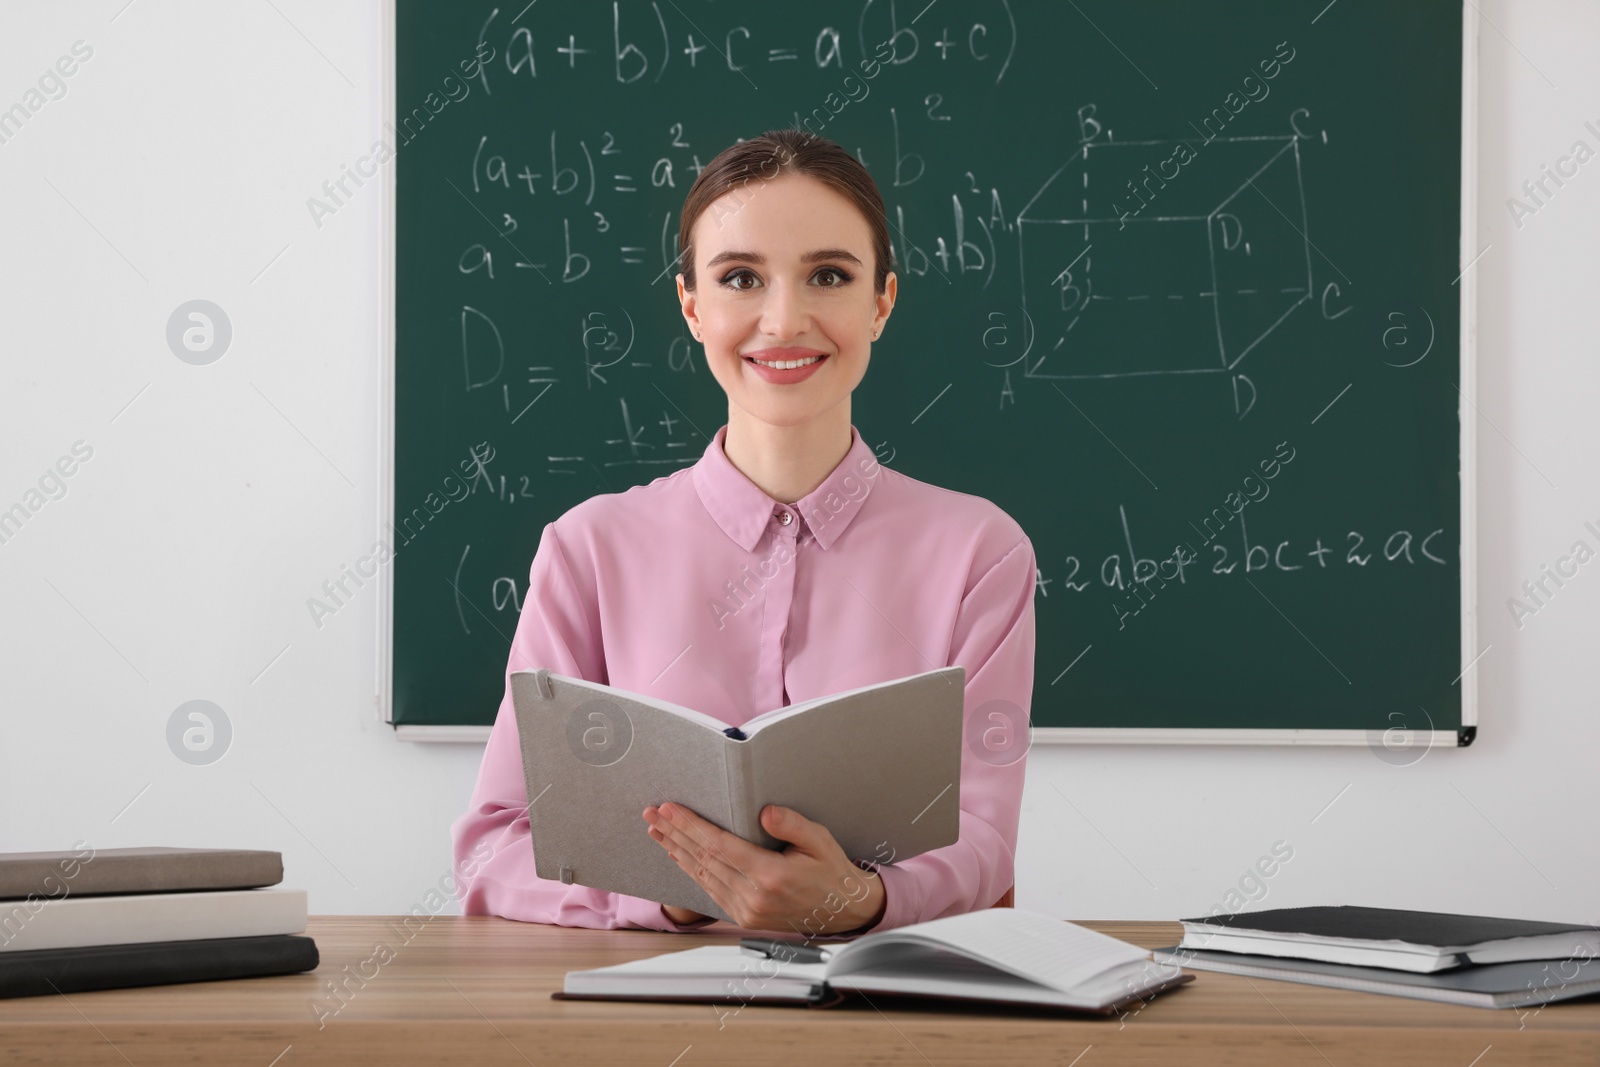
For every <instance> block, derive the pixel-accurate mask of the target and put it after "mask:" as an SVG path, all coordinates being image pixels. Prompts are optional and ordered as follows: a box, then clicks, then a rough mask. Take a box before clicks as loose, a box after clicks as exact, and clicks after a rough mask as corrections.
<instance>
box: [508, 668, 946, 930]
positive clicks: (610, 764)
mask: <svg viewBox="0 0 1600 1067" xmlns="http://www.w3.org/2000/svg"><path fill="white" fill-rule="evenodd" d="M965 687H966V669H965V668H964V667H944V668H940V669H937V670H932V671H925V672H923V673H921V674H914V675H909V676H907V677H904V678H897V679H893V680H890V681H885V682H879V683H876V684H874V685H869V686H863V687H862V688H860V689H852V690H848V691H846V692H842V693H834V694H830V695H828V696H824V697H818V698H816V699H815V700H809V701H805V702H803V703H800V704H792V705H790V706H788V707H784V708H776V709H773V710H772V711H769V712H766V713H764V714H762V715H758V716H756V717H755V718H754V719H751V720H750V721H749V722H747V723H744V724H743V725H742V726H741V727H740V728H738V729H737V730H733V729H732V728H730V727H728V725H727V724H726V723H724V722H722V721H720V720H718V719H715V718H713V717H712V716H709V715H706V714H703V713H701V712H698V711H694V710H693V709H690V708H685V707H680V706H679V705H676V704H672V703H670V702H668V701H664V700H657V699H655V698H654V697H649V696H645V695H643V694H640V693H633V692H629V691H627V690H624V689H617V688H614V687H612V686H607V685H602V684H600V683H598V682H589V681H585V680H583V679H580V678H569V677H567V676H565V675H560V674H555V673H553V672H552V671H550V670H548V669H547V668H542V667H541V668H539V669H537V670H531V671H515V672H513V673H512V675H511V696H512V702H513V704H514V706H515V708H516V714H517V730H518V733H519V735H520V739H521V744H522V769H523V774H524V777H525V778H526V781H527V787H528V818H529V824H530V827H531V835H532V843H533V851H534V860H535V864H534V865H535V870H536V871H537V873H538V875H539V877H541V878H549V879H551V880H554V881H562V882H567V883H569V884H577V885H586V886H590V887H592V888H595V889H604V890H607V891H609V892H613V893H624V894H626V895H628V896H636V897H642V898H644V899H646V900H654V901H658V902H660V903H662V904H671V905H673V906H675V907H680V908H688V909H691V910H693V911H697V912H700V913H701V914H702V915H712V916H715V917H717V918H719V919H725V920H726V919H729V916H728V915H727V914H726V913H724V912H723V911H722V909H721V908H719V907H718V906H717V904H716V902H715V901H713V900H712V899H711V897H710V895H709V894H708V893H706V891H705V890H704V889H702V888H701V887H700V885H699V883H697V882H695V880H694V879H692V878H690V877H689V875H688V874H686V873H685V872H684V871H683V870H682V869H681V868H679V866H678V865H677V863H675V862H674V861H673V860H672V858H671V857H670V856H668V855H667V852H666V850H665V849H664V848H662V847H661V846H660V845H659V844H657V843H656V842H655V841H654V840H653V839H652V838H651V837H650V836H649V834H648V833H647V832H646V831H647V829H648V824H647V823H646V822H645V821H644V819H643V818H642V817H641V813H642V812H643V811H644V809H645V808H647V807H649V806H650V805H652V804H664V803H667V802H669V801H670V802H672V803H676V804H682V805H683V806H685V807H687V808H691V809H693V810H694V811H695V812H697V813H698V814H699V815H700V816H701V817H703V818H705V819H707V820H709V821H711V822H713V823H715V824H717V825H718V826H721V827H723V828H724V829H726V830H728V831H730V832H732V833H734V834H737V835H738V836H739V837H742V838H744V839H745V840H746V841H751V842H754V843H756V844H758V845H761V846H762V847H764V848H770V849H782V848H783V847H785V845H784V843H783V842H781V841H779V840H777V839H776V838H774V837H772V836H771V835H770V834H768V833H767V832H766V831H765V830H764V829H763V828H762V827H761V823H760V814H761V809H762V808H764V807H765V806H766V805H768V804H781V805H783V806H785V807H789V808H793V809H795V810H796V811H798V812H799V813H800V814H802V815H804V816H805V817H806V818H808V819H811V820H813V821H815V822H820V823H822V824H823V825H824V826H826V827H827V828H828V829H829V830H830V831H831V832H832V833H833V836H834V839H835V840H837V841H838V842H839V846H840V847H841V848H842V849H843V850H844V852H845V854H846V855H847V856H849V857H850V858H851V859H853V860H857V861H864V862H871V863H874V864H884V863H894V862H898V861H900V860H905V859H909V858H911V857H912V856H917V855H920V854H922V853H924V852H928V851H931V850H932V849H936V848H944V847H945V846H947V845H953V844H955V843H956V840H957V838H958V836H959V834H960V813H961V736H962V733H961V732H962V723H963V694H964V690H965ZM819 903H820V902H819Z"/></svg>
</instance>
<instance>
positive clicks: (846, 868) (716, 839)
mask: <svg viewBox="0 0 1600 1067" xmlns="http://www.w3.org/2000/svg"><path fill="white" fill-rule="evenodd" d="M644 819H645V821H646V822H647V823H649V824H650V829H649V831H648V832H649V834H650V836H651V838H652V839H654V840H655V841H656V842H657V843H659V844H660V845H661V846H662V847H663V848H665V849H666V850H667V854H668V855H670V856H671V857H672V858H673V859H674V860H675V861H676V862H677V864H678V866H679V867H681V868H683V870H684V871H685V872H687V873H688V875H689V877H691V878H693V879H694V880H695V881H696V882H698V883H699V884H700V886H701V887H702V888H703V889H705V891H706V892H707V893H708V894H709V895H710V896H711V899H712V900H714V901H716V902H717V904H718V906H719V907H721V908H722V910H723V911H725V912H727V913H728V915H729V916H730V917H731V918H732V919H733V921H734V923H735V924H736V925H738V926H742V927H744V928H745V929H748V930H782V931H785V932H791V931H799V932H802V933H809V934H814V935H835V934H840V933H845V932H848V931H851V930H856V929H859V928H861V927H866V926H873V925H875V924H877V922H878V921H879V920H880V919H882V917H883V909H884V903H885V896H884V890H883V880H882V879H881V878H879V877H878V876H877V874H876V873H875V872H872V871H866V870H863V869H862V868H860V867H857V866H856V865H855V863H853V862H852V861H851V860H850V858H849V857H848V856H846V855H845V854H844V850H843V849H841V848H840V847H839V843H838V842H837V841H835V840H834V838H833V834H832V833H831V832H829V830H828V828H827V827H826V826H823V825H822V824H821V823H819V822H813V821H811V820H810V819H807V818H806V817H805V816H803V815H801V814H800V813H799V812H797V811H795V810H794V809H793V808H786V807H783V806H781V805H778V804H768V805H767V806H766V807H765V808H763V809H762V811H761V824H762V826H764V827H765V828H766V831H767V833H769V834H771V835H772V836H773V837H776V838H777V839H778V840H780V841H786V842H788V845H789V847H788V848H786V849H784V850H783V851H782V852H774V851H772V850H771V849H766V848H762V847H761V846H760V845H755V844H751V843H750V842H749V841H746V840H744V839H743V838H742V837H739V836H738V835H737V834H732V833H729V832H728V831H727V830H724V829H723V828H722V827H720V826H717V825H715V824H714V823H710V822H707V821H706V820H705V819H702V818H701V817H700V816H699V815H697V814H695V813H694V812H693V811H691V810H690V809H688V808H686V807H684V806H683V805H681V804H662V805H659V806H652V807H648V808H646V809H644Z"/></svg>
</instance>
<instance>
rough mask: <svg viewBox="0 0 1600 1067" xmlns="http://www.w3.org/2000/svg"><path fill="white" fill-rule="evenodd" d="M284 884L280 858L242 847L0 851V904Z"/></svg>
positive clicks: (273, 853) (249, 887)
mask: <svg viewBox="0 0 1600 1067" xmlns="http://www.w3.org/2000/svg"><path fill="white" fill-rule="evenodd" d="M281 881H283V854H282V853H279V852H264V851H258V850H255V849H243V848H102V849H92V848H84V849H81V850H79V851H76V852H0V900H22V899H25V898H27V897H30V896H31V897H39V898H48V899H51V900H56V899H59V898H62V897H67V896H96V895H103V894H109V893H181V892H187V891H190V890H201V889H259V888H260V887H262V886H269V885H277V884H278V883H279V882H281Z"/></svg>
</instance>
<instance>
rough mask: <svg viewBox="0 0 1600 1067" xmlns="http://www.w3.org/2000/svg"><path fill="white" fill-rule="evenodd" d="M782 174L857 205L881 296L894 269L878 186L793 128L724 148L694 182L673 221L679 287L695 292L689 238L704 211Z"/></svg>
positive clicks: (831, 147) (828, 145)
mask: <svg viewBox="0 0 1600 1067" xmlns="http://www.w3.org/2000/svg"><path fill="white" fill-rule="evenodd" d="M784 174H804V175H807V176H809V177H812V178H815V179H816V180H818V181H820V182H822V183H823V184H824V185H826V186H827V187H828V188H830V189H832V190H834V191H835V192H837V193H841V194H842V195H843V196H844V197H845V198H846V199H847V200H849V201H850V202H851V203H852V204H854V205H855V206H856V210H858V211H860V212H861V214H862V216H863V217H864V218H865V219H866V220H867V228H868V229H869V230H871V231H872V252H873V258H874V259H875V260H876V264H875V266H874V270H873V282H874V291H875V292H879V293H881V292H883V288H884V279H886V278H887V277H888V275H889V271H890V270H892V269H893V268H894V248H893V246H892V245H890V243H889V225H888V219H887V217H886V216H885V214H884V210H883V196H882V194H880V193H879V192H878V185H877V183H876V182H874V181H873V180H872V175H871V174H870V173H869V172H868V171H867V168H866V167H864V166H862V164H861V162H860V161H859V160H857V159H856V157H854V156H852V155H851V154H850V153H849V152H847V151H845V150H844V149H843V148H842V147H840V146H839V145H838V144H836V143H835V142H833V141H830V140H828V139H827V138H825V137H818V136H816V135H815V134H810V133H807V132H805V131H803V130H795V129H782V130H768V131H767V132H766V133H763V134H762V135H761V136H759V137H753V138H751V139H750V140H748V141H740V142H739V143H737V144H735V145H732V146H730V147H728V148H725V149H723V150H722V151H721V152H719V153H718V154H717V157H716V158H715V159H713V160H712V161H711V162H710V163H707V164H706V166H705V169H704V170H702V171H701V172H700V174H699V176H698V177H696V178H695V180H694V184H693V185H691V186H690V187H689V193H688V195H687V196H685V197H684V200H683V213H682V215H680V216H679V219H678V250H679V252H680V253H681V255H680V257H679V258H680V259H681V261H682V266H681V268H680V269H681V270H682V271H683V287H684V288H685V289H689V290H693V289H694V284H695V278H694V249H693V248H692V247H690V242H689V235H690V233H691V232H693V230H694V224H695V221H696V220H697V219H698V218H699V217H700V216H701V215H702V214H703V213H704V212H705V210H706V208H708V207H710V206H711V204H712V203H713V202H714V201H716V200H717V199H718V198H719V197H721V196H723V195H725V194H727V193H730V192H733V191H734V190H736V189H738V188H740V187H742V186H744V185H747V184H749V183H750V182H751V181H752V180H759V181H769V180H771V179H773V178H777V177H780V176H782V175H784Z"/></svg>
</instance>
